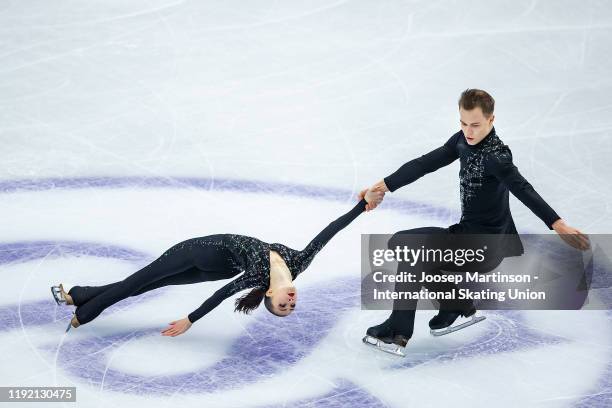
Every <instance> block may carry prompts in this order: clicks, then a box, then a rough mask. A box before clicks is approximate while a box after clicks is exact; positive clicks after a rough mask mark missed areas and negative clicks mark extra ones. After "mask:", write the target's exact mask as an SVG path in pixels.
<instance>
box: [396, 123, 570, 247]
mask: <svg viewBox="0 0 612 408" xmlns="http://www.w3.org/2000/svg"><path fill="white" fill-rule="evenodd" d="M456 159H459V160H460V163H461V166H460V170H459V190H460V198H461V220H460V221H459V223H458V224H455V225H452V226H450V227H449V230H450V231H451V232H455V233H481V234H512V237H511V240H510V241H508V245H507V248H506V250H505V252H506V253H505V255H506V256H513V255H520V254H521V253H522V252H523V247H522V244H521V242H520V240H519V238H518V236H517V235H516V234H517V231H516V227H515V225H514V220H513V219H512V214H511V213H510V202H509V195H508V191H510V192H512V194H514V196H516V197H517V198H518V199H519V200H520V201H521V202H522V203H523V204H525V205H526V206H527V207H528V208H529V209H530V210H531V211H532V212H533V213H534V214H535V215H537V216H538V217H539V218H540V219H541V220H542V221H544V223H545V224H546V226H548V228H549V229H552V224H553V223H554V222H555V221H556V220H558V219H559V218H560V217H559V216H558V215H557V213H556V212H555V211H554V210H553V209H552V208H551V207H550V206H549V205H548V204H547V203H546V202H545V201H544V200H543V199H542V197H540V195H539V194H538V193H537V192H536V191H535V190H534V188H533V186H532V185H531V184H530V183H529V182H528V181H527V180H525V178H524V177H523V176H522V175H521V173H519V171H518V169H517V167H516V166H515V165H514V164H513V163H512V152H511V151H510V148H509V147H508V146H507V145H505V144H504V143H503V142H502V141H501V140H500V138H499V136H498V135H497V133H496V132H495V128H494V127H493V128H492V129H491V131H490V132H489V134H487V136H486V137H485V138H484V139H483V140H482V141H480V143H478V144H476V145H470V144H468V143H467V142H466V140H465V136H464V135H463V131H459V132H457V133H455V134H454V135H453V136H451V138H450V139H448V141H447V142H446V143H444V145H443V146H441V147H439V148H437V149H435V150H433V151H431V152H429V153H427V154H425V155H423V156H421V157H419V158H417V159H414V160H411V161H409V162H408V163H406V164H404V165H403V166H402V167H400V168H399V169H398V170H397V171H396V172H394V173H393V174H391V175H389V176H388V177H385V179H384V180H385V184H386V185H387V187H388V188H389V190H390V191H395V190H397V189H398V188H400V187H402V186H405V185H407V184H409V183H412V182H413V181H415V180H417V179H419V178H420V177H422V176H424V175H425V174H428V173H431V172H433V171H435V170H438V169H439V168H441V167H443V166H446V165H449V164H450V163H452V162H453V161H455V160H456Z"/></svg>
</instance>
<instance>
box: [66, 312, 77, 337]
mask: <svg viewBox="0 0 612 408" xmlns="http://www.w3.org/2000/svg"><path fill="white" fill-rule="evenodd" d="M72 316H76V313H75V312H72ZM72 316H71V317H70V320H69V321H68V327H66V333H68V331H69V330H70V329H71V328H72Z"/></svg>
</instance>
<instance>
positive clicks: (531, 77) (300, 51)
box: [0, 0, 612, 408]
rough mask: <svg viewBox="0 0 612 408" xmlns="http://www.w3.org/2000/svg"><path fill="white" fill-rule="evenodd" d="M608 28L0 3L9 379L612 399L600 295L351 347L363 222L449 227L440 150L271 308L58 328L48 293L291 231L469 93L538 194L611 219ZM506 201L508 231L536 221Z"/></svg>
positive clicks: (609, 17)
mask: <svg viewBox="0 0 612 408" xmlns="http://www.w3.org/2000/svg"><path fill="white" fill-rule="evenodd" d="M611 30H612V6H611V5H610V4H608V3H607V2H601V1H581V2H576V1H555V2H546V1H537V0H530V1H513V2H485V1H472V2H449V1H433V2H432V1H386V2H371V1H333V0H332V1H309V2H280V1H254V2H239V1H207V2H184V1H175V0H155V1H130V2H126V1H114V0H113V1H103V2H102V1H100V2H79V1H60V2H44V1H32V0H27V1H19V2H16V1H13V2H11V1H7V2H4V3H3V4H1V5H0V90H1V91H0V141H1V142H2V149H0V160H1V163H2V166H1V167H0V213H1V214H2V217H0V230H1V231H2V240H1V242H0V273H1V274H2V276H3V280H2V282H3V283H4V285H5V287H4V289H3V295H2V296H0V323H1V326H0V347H1V348H2V351H3V352H2V353H0V366H2V367H4V368H3V369H2V371H1V372H0V385H3V386H8V385H15V386H25V385H40V386H43V385H45V386H49V385H66V386H68V385H73V386H76V387H77V401H78V403H77V405H78V406H83V407H101V406H107V405H109V404H116V405H118V406H143V405H144V404H146V406H150V407H170V406H176V405H181V406H184V407H191V406H194V407H195V406H197V407H202V406H206V407H208V406H215V407H216V406H222V407H233V406H240V407H246V406H253V407H282V406H313V407H341V406H352V407H382V406H393V407H406V406H419V407H428V406H431V407H438V406H443V405H447V406H448V405H452V406H470V407H491V406H495V407H517V406H525V407H547V408H548V407H567V406H579V407H605V406H610V405H612V399H611V398H612V383H610V378H612V355H611V354H612V348H611V344H612V325H611V319H612V315H611V314H610V312H605V311H594V310H590V311H577V312H487V313H486V314H487V317H488V318H487V319H486V320H485V321H484V322H483V323H481V324H478V325H476V326H474V327H471V328H469V329H466V330H465V331H462V332H458V333H454V334H453V335H450V336H445V337H444V338H432V337H431V336H430V335H429V334H428V327H427V320H428V319H429V318H430V315H431V314H432V312H431V311H423V312H418V313H417V321H416V329H415V335H414V337H413V338H412V339H411V342H410V344H409V346H408V348H407V351H408V353H409V355H408V356H407V357H406V358H405V359H397V358H394V357H393V356H390V355H386V354H383V353H377V352H376V351H375V350H372V349H370V348H367V347H365V346H363V345H362V344H361V337H362V336H363V334H364V332H365V330H366V329H367V327H369V326H371V325H373V324H377V323H379V322H380V321H382V320H383V319H384V318H385V316H386V313H385V312H381V311H362V310H360V308H359V303H358V290H359V281H358V276H359V254H358V252H357V251H358V248H359V239H360V235H359V234H360V233H392V232H395V231H398V230H403V229H408V228H413V227H418V226H426V225H439V226H446V225H449V224H451V223H453V222H455V221H456V220H457V216H458V209H459V201H458V199H459V197H458V195H459V194H458V182H457V171H458V167H457V164H456V163H455V164H453V165H451V166H449V167H447V168H444V169H441V170H440V171H438V172H436V173H434V174H431V175H428V176H427V177H425V178H424V179H422V180H419V181H417V182H415V183H414V184H412V185H411V186H409V187H406V188H404V189H402V190H400V191H398V192H396V193H394V194H392V195H388V196H387V198H386V199H385V202H384V204H383V205H382V206H381V207H380V208H379V209H377V210H376V211H375V212H373V213H368V214H365V215H362V216H361V217H360V218H359V219H358V220H356V221H355V222H354V223H353V224H352V225H351V226H350V227H348V228H347V229H346V230H345V231H342V233H340V234H339V235H338V236H337V237H335V238H334V240H333V241H332V242H330V244H329V245H328V246H327V247H326V248H325V250H324V251H322V252H321V253H320V254H319V255H318V256H317V258H316V259H315V261H314V262H313V263H312V265H311V267H310V268H309V270H308V271H307V272H306V273H304V274H303V275H302V276H300V278H299V281H296V283H297V284H298V286H299V288H300V290H301V291H302V292H301V299H300V304H299V306H298V310H297V311H296V313H295V315H293V316H291V317H289V318H286V319H277V318H274V317H272V316H268V315H267V313H266V312H265V311H263V310H259V311H257V312H255V313H254V314H253V315H252V316H239V315H237V314H235V313H233V312H232V304H231V303H232V302H231V301H230V300H228V301H226V302H225V303H223V304H222V305H221V306H219V307H218V308H217V309H215V310H214V311H213V312H212V313H210V314H209V315H207V316H206V317H205V318H203V319H202V320H201V321H198V322H197V324H195V325H194V326H193V327H192V328H191V329H190V331H189V332H187V333H186V334H184V335H182V336H178V337H176V338H167V337H162V336H160V335H159V332H160V331H161V330H163V328H165V326H166V325H167V323H168V322H170V321H172V320H175V319H177V318H181V317H184V316H185V315H186V314H187V313H189V312H190V311H192V310H193V309H195V308H196V307H197V306H199V305H200V304H201V303H202V301H203V300H204V299H205V298H206V297H207V296H209V295H210V294H212V293H213V292H214V290H216V288H218V287H219V286H220V285H221V284H222V283H221V282H208V283H202V284H196V285H186V286H179V287H167V288H163V289H160V290H157V291H153V292H149V293H147V294H145V295H143V296H140V297H138V298H130V299H126V300H125V301H123V302H121V303H119V304H117V305H115V306H113V307H111V308H110V309H108V310H107V311H105V312H104V313H103V314H102V315H101V316H100V317H99V318H98V319H96V320H95V321H94V322H92V323H91V324H88V325H85V326H83V327H82V328H79V329H77V330H73V331H71V332H69V333H68V334H67V335H65V334H64V332H63V329H64V328H65V325H66V323H67V319H68V318H69V316H70V309H69V308H61V307H57V306H56V305H55V303H54V302H53V300H52V299H51V295H50V293H49V286H50V285H51V284H57V283H58V282H60V281H64V282H65V283H66V284H94V285H96V284H104V283H108V282H112V281H116V280H119V279H122V278H123V277H125V276H127V275H128V274H130V273H131V272H133V271H134V270H136V269H138V268H140V267H142V266H143V265H145V264H146V263H147V262H149V261H151V260H153V259H154V258H155V257H156V256H158V255H159V254H160V253H161V252H162V251H163V250H164V249H166V248H168V247H169V246H171V245H172V244H174V243H176V242H178V241H180V240H183V239H186V238H189V237H193V236H201V235H208V234H213V233H223V232H232V233H242V234H246V235H252V236H256V237H258V238H261V239H264V240H266V241H270V242H282V243H285V244H287V245H289V246H291V247H294V248H300V247H302V246H303V245H305V244H306V243H307V242H308V240H309V239H311V238H312V237H313V236H314V234H316V233H317V232H318V231H319V230H320V229H321V228H323V227H324V226H325V225H327V223H328V222H329V221H331V220H332V219H334V218H335V217H337V216H338V215H340V214H341V213H343V212H344V211H346V210H347V209H348V208H349V207H350V205H351V203H352V202H354V201H353V200H354V195H355V193H356V192H358V191H359V190H360V189H362V188H364V187H366V186H368V185H370V184H371V183H373V182H375V181H378V180H379V179H380V178H381V177H383V176H385V175H387V174H388V173H389V172H391V171H393V170H395V169H396V168H397V167H398V166H400V165H401V164H403V163H404V162H406V161H407V160H409V159H412V158H414V157H417V156H419V155H421V154H424V153H426V152H427V151H429V150H430V149H432V148H434V147H437V146H439V145H441V144H442V143H443V142H444V141H446V140H447V139H448V137H449V136H450V135H451V134H452V133H454V132H456V131H457V129H458V115H457V112H456V100H457V98H458V96H459V93H460V92H461V91H462V90H464V89H465V88H468V87H477V88H483V89H486V90H489V91H490V92H491V93H492V94H493V96H494V97H495V98H496V102H497V104H496V119H495V126H496V129H497V131H498V133H499V134H500V137H501V138H502V140H503V141H504V142H505V143H507V144H508V145H509V146H510V147H511V149H512V152H513V156H514V160H515V164H516V165H517V166H518V167H519V169H520V171H521V173H522V174H523V175H524V176H525V177H526V178H527V179H528V180H529V181H530V182H531V183H532V184H533V185H534V187H535V188H536V189H537V191H538V192H539V193H540V194H541V195H542V196H543V197H544V198H545V199H546V200H547V201H548V202H549V203H550V204H551V205H552V206H553V208H555V210H556V211H557V212H558V213H559V214H560V215H561V216H562V217H563V218H564V219H566V221H567V222H568V223H569V224H570V225H572V226H575V227H577V228H579V229H581V230H583V231H585V232H588V233H608V232H610V230H611V229H612V221H611V220H612V217H611V216H610V215H611V212H610V208H611V206H610V203H611V202H612V184H611V183H610V179H611V176H612V171H611V168H610V163H609V157H610V156H611V155H612V143H611V141H610V140H612V139H611V138H610V136H611V135H610V130H611V129H612V121H611V118H612V98H611V97H610V95H611V94H612V92H611V91H612V90H611V89H610V88H611V85H612V79H611V77H610V75H609V72H612V59H611V58H610V44H611V43H612V33H611ZM511 200H512V203H511V205H512V211H513V216H514V219H515V221H516V223H517V227H518V229H519V231H520V232H529V233H544V232H546V231H547V229H546V227H545V226H544V224H543V223H542V222H541V221H540V220H539V219H538V218H537V217H536V216H534V215H533V214H532V213H531V212H530V211H529V210H528V209H527V208H526V207H524V206H523V205H522V204H521V203H520V202H518V201H517V200H516V199H514V198H513V197H512V198H511ZM608 273H610V272H608ZM608 289H609V288H608ZM600 301H602V302H608V304H609V303H610V302H612V299H611V298H610V297H609V296H608V297H605V296H602V298H601V299H600ZM26 405H27V404H26ZM24 406H25V405H24ZM37 406H38V405H37Z"/></svg>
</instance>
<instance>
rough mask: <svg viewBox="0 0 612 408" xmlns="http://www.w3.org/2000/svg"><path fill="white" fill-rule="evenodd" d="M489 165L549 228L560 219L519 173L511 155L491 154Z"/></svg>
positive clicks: (492, 171) (503, 182)
mask: <svg viewBox="0 0 612 408" xmlns="http://www.w3.org/2000/svg"><path fill="white" fill-rule="evenodd" d="M486 165H487V167H488V168H489V170H490V172H491V173H492V174H493V175H494V176H495V177H496V178H497V179H498V180H499V181H500V182H501V183H502V184H504V185H505V186H506V187H508V189H509V190H510V192H511V193H512V194H513V195H514V196H515V197H516V198H518V199H519V200H520V201H521V202H522V203H523V204H525V206H527V207H528V208H529V209H530V210H531V211H532V212H533V213H534V214H535V215H536V216H538V217H539V218H540V219H541V220H542V221H543V222H544V223H545V224H546V226H547V227H548V228H549V229H553V228H552V224H553V223H554V222H555V221H557V220H558V219H560V218H561V217H559V215H557V213H556V212H555V210H553V209H552V208H551V207H550V205H548V203H546V201H544V199H543V198H542V197H541V196H540V195H539V194H538V193H537V192H536V191H535V189H534V188H533V186H532V185H531V184H530V183H529V182H528V181H527V180H526V179H525V178H524V177H523V175H522V174H521V173H519V170H518V168H517V167H516V166H515V165H514V164H513V163H512V156H511V155H500V156H494V155H491V156H489V157H488V158H487V162H486Z"/></svg>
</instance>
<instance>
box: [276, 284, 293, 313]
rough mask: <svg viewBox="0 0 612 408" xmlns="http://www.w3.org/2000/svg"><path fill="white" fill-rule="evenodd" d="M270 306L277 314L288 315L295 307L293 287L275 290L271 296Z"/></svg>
mask: <svg viewBox="0 0 612 408" xmlns="http://www.w3.org/2000/svg"><path fill="white" fill-rule="evenodd" d="M271 300H272V308H273V309H274V313H275V314H277V315H278V316H288V315H290V314H291V312H293V309H295V304H296V302H297V290H296V289H295V287H293V286H291V287H286V288H282V289H279V290H277V291H275V293H274V295H273V296H272V299H271Z"/></svg>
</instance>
